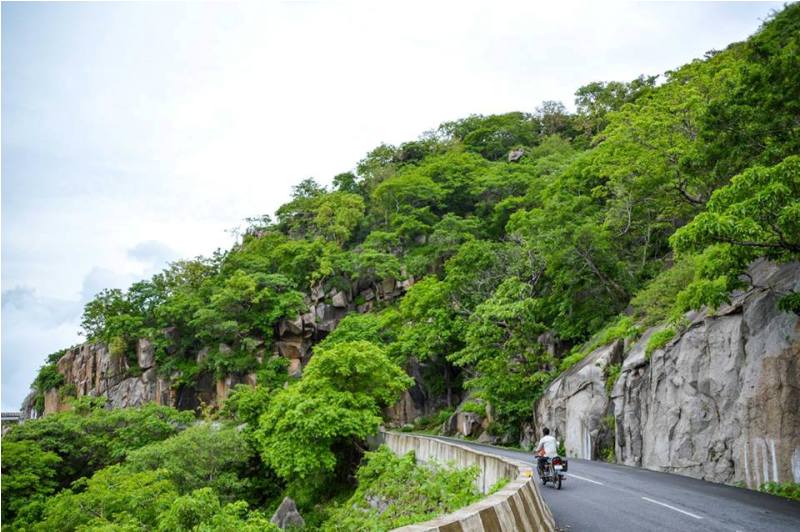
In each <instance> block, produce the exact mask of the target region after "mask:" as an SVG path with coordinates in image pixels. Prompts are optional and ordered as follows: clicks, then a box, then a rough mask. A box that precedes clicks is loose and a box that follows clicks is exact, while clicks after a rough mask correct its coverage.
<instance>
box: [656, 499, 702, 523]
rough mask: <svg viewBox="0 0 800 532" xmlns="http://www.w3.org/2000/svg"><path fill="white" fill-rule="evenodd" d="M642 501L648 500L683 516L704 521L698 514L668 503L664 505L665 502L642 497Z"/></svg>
mask: <svg viewBox="0 0 800 532" xmlns="http://www.w3.org/2000/svg"><path fill="white" fill-rule="evenodd" d="M642 499H644V500H646V501H647V502H652V503H653V504H659V505H661V506H664V507H666V508H669V509H670V510H675V511H676V512H680V513H682V514H685V515H688V516H689V517H694V518H695V519H702V517H700V516H699V515H697V514H693V513H691V512H687V511H686V510H681V509H680V508H675V507H674V506H670V505H669V504H666V503H663V502H659V501H654V500H653V499H649V498H647V497H642Z"/></svg>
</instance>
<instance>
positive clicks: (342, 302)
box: [23, 279, 431, 423]
mask: <svg viewBox="0 0 800 532" xmlns="http://www.w3.org/2000/svg"><path fill="white" fill-rule="evenodd" d="M412 284H413V280H411V279H407V280H404V281H397V280H395V279H385V280H383V281H381V282H379V283H370V284H369V285H368V286H364V287H360V290H358V291H355V290H354V291H353V292H354V293H355V297H353V293H351V292H345V291H342V290H339V289H331V290H328V291H325V290H324V289H323V288H322V287H315V288H314V289H313V290H311V293H310V294H309V295H307V296H306V305H307V311H306V312H305V313H303V314H301V315H299V316H296V317H295V318H293V319H287V320H282V321H281V322H280V323H279V324H278V326H277V327H276V331H275V338H274V342H273V353H272V355H273V356H279V357H284V358H286V359H288V360H289V372H290V374H292V375H295V376H299V375H300V374H301V373H302V369H303V367H305V365H306V364H307V363H308V361H309V359H310V357H311V354H312V347H313V345H314V344H315V343H316V342H317V341H319V340H321V339H322V338H324V337H325V335H327V334H328V333H330V332H331V331H332V330H333V329H334V328H335V327H336V326H337V325H338V324H339V322H340V321H341V320H342V319H343V318H344V317H345V316H347V314H348V313H351V312H359V313H364V312H368V311H370V310H372V309H373V307H374V306H375V304H376V303H388V302H391V301H392V300H394V299H396V298H398V297H400V296H402V295H403V294H404V293H405V292H406V291H407V290H408V289H409V288H410V287H411V285H412ZM356 288H359V287H358V286H357V287H356ZM173 332H174V331H172V332H171V331H165V334H167V335H169V334H171V333H173ZM218 349H219V351H220V352H225V351H230V347H228V346H226V345H224V344H221V345H220V346H219V347H218ZM208 353H209V349H208V348H204V349H201V350H200V351H199V352H198V353H197V355H196V357H195V358H196V361H197V363H198V364H202V362H203V361H204V360H205V358H206V357H207V356H208ZM261 356H263V355H261ZM136 362H137V363H136V367H135V368H131V367H130V365H129V364H128V360H127V359H126V357H124V356H121V357H120V356H113V355H112V354H111V353H110V352H109V350H108V348H107V347H106V346H105V345H102V344H91V343H86V344H82V345H80V346H77V347H74V348H72V349H69V350H68V351H67V352H66V353H65V354H64V356H62V357H61V359H59V361H58V365H57V367H58V371H59V373H61V374H62V375H64V380H65V383H66V384H67V385H73V386H74V388H75V392H76V393H77V395H78V396H94V397H100V396H105V397H107V398H108V399H109V405H110V406H111V407H112V408H126V407H132V406H139V405H142V404H145V403H149V402H155V403H158V404H161V405H168V406H173V407H176V408H180V409H196V408H198V407H200V406H201V405H202V404H206V405H213V404H219V403H221V402H222V401H223V400H224V399H225V398H227V396H228V395H229V394H230V391H231V390H232V389H233V387H234V386H236V385H237V384H249V385H255V382H256V376H255V374H252V373H251V374H232V375H226V376H224V377H223V378H220V379H215V378H214V376H213V375H211V374H210V373H208V372H205V373H201V374H200V375H199V376H198V378H197V380H196V382H195V383H193V384H192V385H179V384H177V382H178V381H177V379H176V377H178V375H177V374H175V375H163V374H161V372H159V371H158V367H157V363H156V358H155V352H154V348H153V345H152V343H151V342H150V341H148V340H146V339H140V340H139V341H138V343H137V346H136ZM132 370H133V371H132ZM26 405H27V406H26V407H25V408H24V409H23V410H24V415H25V418H26V419H28V418H31V417H34V412H33V405H32V401H30V400H27V401H26ZM65 408H66V403H65V401H64V399H63V398H62V397H61V394H60V392H59V390H55V389H53V390H49V391H48V392H46V393H45V405H44V414H45V415H46V414H49V413H52V412H58V411H61V410H63V409H65ZM430 411H431V404H430V401H429V398H427V397H426V396H425V395H424V394H421V392H420V390H415V389H412V390H411V391H410V392H408V393H407V394H406V396H404V397H403V400H402V401H401V403H400V404H399V405H398V406H397V407H395V408H394V409H390V410H389V411H388V413H389V415H390V416H391V417H394V418H395V421H400V420H403V421H402V422H403V423H405V422H410V421H413V419H415V418H416V417H419V416H420V415H426V414H429V413H430Z"/></svg>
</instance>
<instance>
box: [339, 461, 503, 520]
mask: <svg viewBox="0 0 800 532" xmlns="http://www.w3.org/2000/svg"><path fill="white" fill-rule="evenodd" d="M477 475H478V468H477V466H474V467H469V468H466V469H456V468H454V467H450V466H443V465H441V464H437V463H435V462H434V463H430V464H425V465H419V464H417V463H416V460H415V458H414V453H413V452H410V453H408V454H406V455H405V456H403V457H397V456H395V455H394V453H392V452H391V451H390V450H389V449H388V448H387V447H385V446H381V447H380V448H379V449H378V450H377V451H374V452H371V453H367V454H366V455H365V457H364V461H363V462H362V465H361V467H360V468H359V469H358V472H357V473H356V478H357V480H358V487H357V488H356V491H355V493H353V495H352V497H350V499H348V500H347V501H346V502H344V503H343V504H341V505H339V506H338V507H337V508H336V509H335V510H334V511H333V512H332V513H331V516H330V518H329V519H328V520H327V521H326V523H325V524H324V525H323V530H390V529H393V528H397V527H401V526H404V525H407V524H411V523H416V522H420V521H425V520H427V519H431V518H433V517H435V516H437V515H443V514H446V513H449V512H452V511H454V510H456V509H458V508H462V507H464V506H467V505H469V504H472V503H473V502H475V501H477V500H478V499H480V498H481V494H480V492H478V490H477V489H476V487H475V479H476V477H477ZM497 489H500V487H498V488H497Z"/></svg>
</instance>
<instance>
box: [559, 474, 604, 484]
mask: <svg viewBox="0 0 800 532" xmlns="http://www.w3.org/2000/svg"><path fill="white" fill-rule="evenodd" d="M567 476H568V477H570V478H577V479H579V480H585V481H586V482H591V483H592V484H597V485H598V486H604V485H605V484H603V483H602V482H597V481H596V480H592V479H590V478H586V477H579V476H578V475H575V474H572V473H567Z"/></svg>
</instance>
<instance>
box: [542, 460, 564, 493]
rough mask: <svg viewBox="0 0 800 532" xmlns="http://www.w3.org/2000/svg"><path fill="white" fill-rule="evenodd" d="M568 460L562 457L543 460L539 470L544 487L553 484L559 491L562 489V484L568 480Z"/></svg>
mask: <svg viewBox="0 0 800 532" xmlns="http://www.w3.org/2000/svg"><path fill="white" fill-rule="evenodd" d="M567 467H568V466H567V460H566V459H565V458H561V457H560V456H554V457H553V458H548V459H547V460H546V461H545V460H542V463H541V464H540V468H539V476H540V478H541V479H542V485H544V486H546V485H547V483H548V482H551V483H552V484H553V486H555V488H556V489H557V490H560V489H561V482H563V481H564V480H566V478H567V476H566V475H565V474H564V473H566V472H567Z"/></svg>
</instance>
